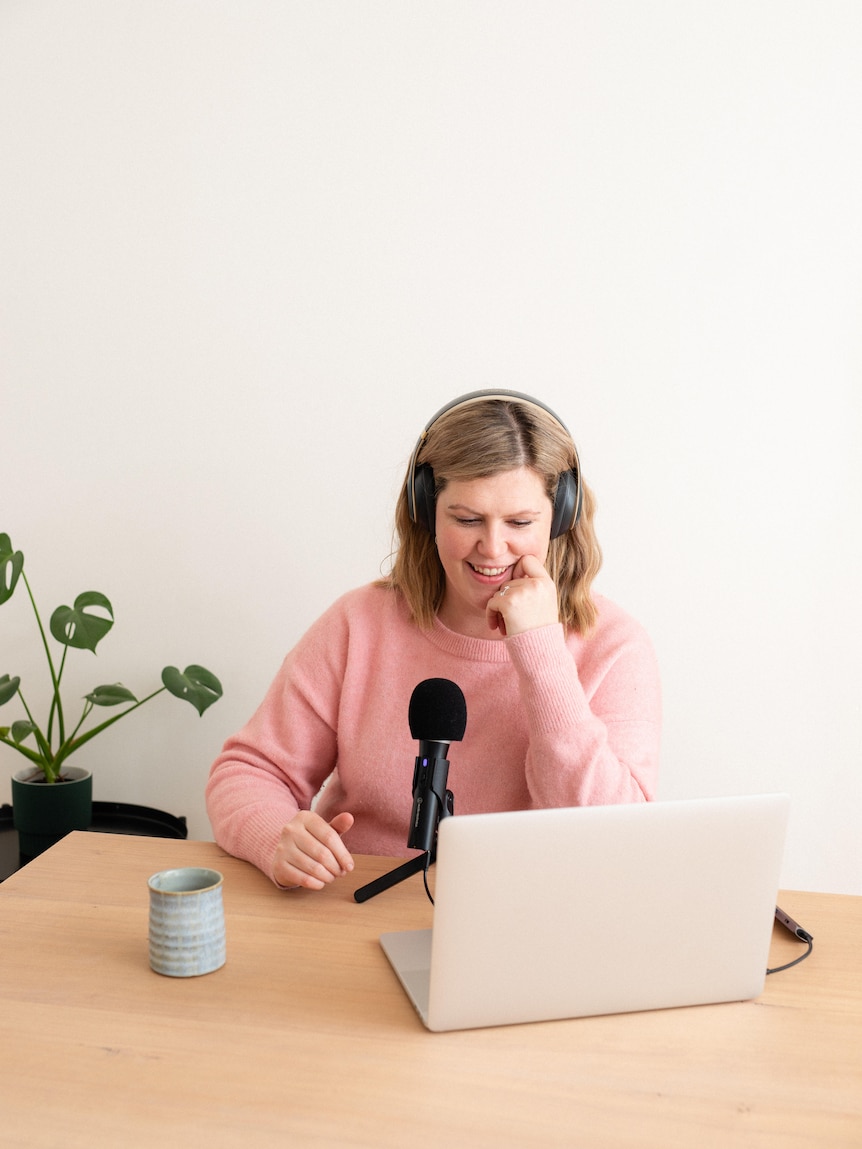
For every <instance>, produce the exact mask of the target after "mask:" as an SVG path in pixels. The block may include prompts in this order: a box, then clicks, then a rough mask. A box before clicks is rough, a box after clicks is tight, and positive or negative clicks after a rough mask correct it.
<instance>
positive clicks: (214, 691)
mask: <svg viewBox="0 0 862 1149" xmlns="http://www.w3.org/2000/svg"><path fill="white" fill-rule="evenodd" d="M162 682H163V683H164V684H165V686H166V687H167V688H168V690H169V691H170V692H171V694H173V695H174V696H175V697H176V698H184V699H185V700H186V702H190V703H191V704H192V706H193V707H194V708H195V710H197V712H198V714H203V712H204V711H205V710H206V709H207V707H208V706H212V704H213V703H214V702H218V700H219V699H220V698H221V696H222V688H221V683H220V682H219V680H218V679H217V678H216V676H215V675H214V674H212V673H211V672H210V671H209V670H207V669H206V668H205V667H203V666H187V667H186V668H185V670H184V671H183V673H182V674H180V672H179V671H178V670H177V668H176V667H175V666H166V667H165V669H164V670H163V671H162Z"/></svg>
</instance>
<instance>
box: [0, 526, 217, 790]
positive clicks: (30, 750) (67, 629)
mask: <svg viewBox="0 0 862 1149" xmlns="http://www.w3.org/2000/svg"><path fill="white" fill-rule="evenodd" d="M19 583H21V584H23V586H24V588H25V590H26V592H27V595H28V596H29V599H30V603H31V605H32V607H33V613H34V614H35V616H36V625H37V627H38V631H39V638H40V640H41V644H42V646H43V648H44V651H45V657H46V659H47V662H48V670H49V673H50V675H51V701H50V705H49V708H48V718H47V721H46V722H44V723H43V724H42V725H40V724H39V723H38V722H37V721H36V719H35V718H34V716H33V712H32V710H31V709H30V707H29V705H28V704H27V701H26V699H25V697H24V693H23V691H22V689H21V680H20V678H19V677H17V676H14V675H11V674H2V675H0V706H3V705H4V704H6V703H8V702H11V701H12V700H13V699H16V698H17V700H18V702H19V703H20V705H21V707H22V708H23V711H24V714H25V715H26V717H23V718H20V719H19V720H18V721H16V722H13V723H12V725H11V726H0V745H5V746H8V747H9V748H10V749H11V750H14V751H16V752H17V753H18V754H20V755H22V756H23V757H24V758H26V759H28V761H29V762H30V763H31V764H32V766H33V767H35V768H36V771H35V776H36V778H39V775H38V771H41V773H42V775H43V777H42V778H39V780H40V781H44V782H46V783H52V784H53V783H56V782H57V781H58V780H62V778H63V766H64V764H65V762H66V761H67V759H68V758H69V757H70V756H71V755H72V754H74V753H75V751H76V750H80V748H81V747H82V746H85V745H86V744H87V743H88V742H89V741H90V740H91V739H93V738H95V737H96V735H97V734H101V732H102V731H103V730H107V728H108V727H109V726H113V725H114V723H115V722H119V721H120V719H121V718H126V717H127V716H128V715H129V714H131V713H132V711H133V710H137V709H138V708H139V707H141V706H143V705H144V704H145V703H147V702H150V701H151V700H152V699H153V698H155V697H156V695H157V694H161V693H162V692H163V691H168V692H169V693H170V694H173V695H174V696H175V697H177V698H182V699H184V700H185V701H186V702H190V703H191V704H192V706H194V708H195V710H197V712H198V714H203V712H204V711H205V710H206V709H207V707H209V706H211V705H212V704H213V703H214V702H217V701H218V699H219V698H221V695H222V688H221V683H220V682H219V680H218V679H217V678H216V676H215V675H214V674H211V673H210V671H208V670H206V669H205V668H204V667H202V666H187V667H186V668H185V670H184V671H182V672H181V671H179V670H178V669H177V668H176V667H174V666H166V667H165V668H164V670H163V671H162V685H161V686H160V687H159V688H158V689H157V690H153V691H152V692H151V693H150V694H147V695H146V697H144V698H140V699H139V698H136V697H135V695H134V694H133V693H132V692H131V690H128V689H127V688H126V687H125V686H123V685H121V684H120V683H114V684H112V685H107V686H97V687H96V688H95V689H94V690H92V691H91V692H90V693H89V694H87V695H85V697H84V698H83V700H82V702H83V706H82V711H81V714H80V716H79V717H77V716H76V717H75V718H73V719H71V720H70V718H69V714H68V710H67V708H66V707H65V706H64V705H63V699H62V696H61V693H60V687H61V685H62V681H63V671H64V670H65V667H66V656H67V655H68V653H69V651H70V650H91V651H93V653H95V651H96V646H97V645H98V643H99V642H100V641H101V640H102V639H103V638H104V637H105V635H106V634H107V633H108V631H109V630H110V629H111V628H112V627H113V625H114V610H113V607H112V606H111V603H110V602H109V601H108V599H107V598H106V597H105V596H104V595H103V594H100V593H99V592H98V591H85V592H84V593H83V594H79V595H78V597H77V598H76V599H75V602H74V604H73V605H72V606H58V607H57V609H56V610H55V611H54V613H53V614H52V615H51V619H50V622H49V631H50V634H51V637H52V638H54V639H55V640H56V642H57V643H58V644H59V647H60V649H61V650H62V654H61V655H60V657H59V661H58V659H57V653H59V652H55V653H54V654H52V653H51V645H50V643H49V641H48V635H47V634H46V633H45V628H44V626H43V625H42V619H41V616H40V614H39V610H38V608H37V606H36V600H35V598H34V597H33V591H32V589H31V587H30V583H29V582H28V580H27V575H26V574H25V572H24V555H23V554H22V553H21V551H16V550H13V548H12V543H11V541H10V539H9V536H8V535H5V534H0V605H2V604H3V603H5V602H7V601H8V600H9V599H10V598H11V597H12V595H13V594H14V593H15V589H16V587H17V586H18V584H19ZM0 669H2V668H0ZM114 706H122V707H123V709H122V710H121V711H120V713H119V714H114V715H112V716H111V717H110V718H106V719H105V720H104V721H103V722H99V723H98V725H96V726H90V727H89V728H88V729H85V726H86V725H87V720H88V719H89V718H90V716H91V714H92V713H93V711H94V710H95V709H96V707H99V708H104V707H109V708H110V707H114Z"/></svg>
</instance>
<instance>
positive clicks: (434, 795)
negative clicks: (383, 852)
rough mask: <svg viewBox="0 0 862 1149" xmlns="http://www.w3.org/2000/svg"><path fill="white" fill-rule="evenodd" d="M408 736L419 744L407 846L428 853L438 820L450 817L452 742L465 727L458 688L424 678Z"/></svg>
mask: <svg viewBox="0 0 862 1149" xmlns="http://www.w3.org/2000/svg"><path fill="white" fill-rule="evenodd" d="M408 719H409V722H410V733H411V734H412V735H413V737H414V738H416V739H418V741H419V755H418V757H417V759H416V764H415V766H414V768H413V812H412V814H411V816H410V833H409V836H408V838H407V845H408V847H409V848H410V849H412V850H424V851H425V853H427V854H429V855H430V853H431V850H432V847H433V845H434V837H435V835H436V833H437V826H438V824H439V822H440V819H441V818H445V817H446V815H447V814H450V813H451V812H452V811H451V808H450V807H449V803H450V802H451V794H450V793H449V791H448V790H447V789H446V782H447V779H448V776H449V762H448V761H447V758H446V755H447V754H448V753H449V744H450V743H451V742H460V741H461V739H462V738H463V737H464V731H465V730H466V728H467V703H466V702H465V701H464V695H463V693H462V692H461V688H460V686H457V685H456V684H455V683H454V682H450V681H449V679H448V678H426V679H425V681H424V682H420V683H419V685H418V686H417V687H416V689H415V690H414V691H413V694H412V695H411V697H410V708H409V711H408Z"/></svg>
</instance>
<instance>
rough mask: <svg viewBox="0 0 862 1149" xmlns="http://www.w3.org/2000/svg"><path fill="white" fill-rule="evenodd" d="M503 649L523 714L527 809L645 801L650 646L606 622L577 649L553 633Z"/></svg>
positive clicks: (623, 624) (654, 703) (654, 690)
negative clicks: (526, 744) (526, 735)
mask: <svg viewBox="0 0 862 1149" xmlns="http://www.w3.org/2000/svg"><path fill="white" fill-rule="evenodd" d="M507 642H508V646H509V654H510V657H511V659H512V663H513V665H514V667H515V669H516V672H517V674H518V678H519V682H520V686H521V696H522V699H523V701H524V706H525V709H526V713H527V721H528V727H529V749H528V752H527V761H526V778H527V786H528V788H529V791H530V796H531V801H532V803H533V805H534V806H536V807H550V806H574V805H579V806H586V805H610V804H614V803H622V802H644V801H650V800H652V799H653V798H654V797H655V795H656V787H657V781H658V766H659V743H660V730H661V692H660V685H659V676H658V667H657V663H656V658H655V654H654V651H653V648H652V644H651V643H650V641H649V638H648V637H647V635H646V633H645V632H644V631H643V630H641V628H640V627H639V626H638V624H636V623H635V622H634V620H631V619H628V618H627V617H622V618H619V619H614V620H612V623H611V625H610V626H609V627H605V628H604V629H603V630H602V632H601V633H600V634H599V635H598V636H597V637H596V638H595V639H593V638H592V637H591V638H588V639H587V641H585V642H581V641H580V640H578V639H577V638H576V637H575V638H574V639H573V640H571V642H567V640H566V637H565V634H564V631H563V627H562V626H561V625H554V626H548V627H542V628H540V629H538V630H534V631H528V632H526V633H524V634H520V635H516V636H513V637H512V638H511V639H508V640H507ZM573 645H574V647H575V649H573V648H572V647H573Z"/></svg>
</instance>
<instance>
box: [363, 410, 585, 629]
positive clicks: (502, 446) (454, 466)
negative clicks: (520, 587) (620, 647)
mask: <svg viewBox="0 0 862 1149" xmlns="http://www.w3.org/2000/svg"><path fill="white" fill-rule="evenodd" d="M423 464H425V465H427V466H429V467H431V469H432V471H433V474H434V488H435V493H436V494H437V495H439V493H440V492H441V491H442V490H444V489H445V488H446V486H447V484H448V483H450V482H453V481H469V480H472V479H483V478H488V477H490V476H492V475H497V474H500V473H501V472H502V471H511V470H514V469H515V468H516V467H529V468H531V469H532V470H533V471H535V472H536V474H538V475H539V477H540V478H541V479H542V481H543V483H544V486H545V490H546V492H547V494H548V498H549V499H550V500H551V502H553V500H554V495H555V494H556V490H557V484H558V481H559V477H560V475H561V474H562V473H563V472H564V471H567V470H571V469H574V468H577V467H578V465H579V464H578V456H577V451H576V449H575V445H574V443H573V442H572V438H571V436H570V435H569V433H568V431H567V430H566V429H565V427H564V426H563V425H562V424H561V423H559V422H558V421H557V419H555V418H554V416H553V415H552V414H551V413H550V412H548V411H546V410H544V409H543V408H542V407H541V406H535V405H533V404H532V403H530V402H529V401H528V400H526V397H525V401H521V400H519V399H516V398H511V399H510V398H505V399H498V398H494V399H488V400H480V401H472V402H470V403H467V404H465V405H463V406H459V405H457V404H456V405H454V406H453V407H452V408H451V409H449V410H444V413H443V414H442V415H440V416H438V418H437V419H436V420H435V421H434V422H433V423H432V424H431V425H430V426H429V427H428V428H427V429H426V432H425V434H424V438H423V441H420V445H419V447H418V449H417V451H416V452H414V458H412V459H411V466H410V468H408V473H407V476H406V477H405V482H404V485H403V487H402V489H401V494H400V496H399V498H398V502H397V504H396V508H395V534H396V543H395V548H394V552H393V561H392V568H391V570H390V572H389V574H388V575H387V576H386V577H385V578H383V579H381V580H380V582H379V585H382V586H385V587H389V588H392V589H394V590H396V591H398V592H400V593H401V594H403V596H404V598H405V600H406V602H407V605H408V608H409V610H410V613H411V615H412V617H413V619H414V621H415V622H416V624H417V625H418V626H419V627H421V628H422V629H424V630H427V629H430V628H431V626H432V625H433V622H434V618H435V616H436V615H437V612H438V611H439V610H440V607H441V605H442V603H443V596H444V593H445V590H446V577H445V573H444V571H443V565H442V563H441V562H440V558H439V556H438V554H437V546H436V543H435V540H434V536H433V534H431V533H430V532H429V531H428V530H427V529H426V528H425V527H424V526H422V525H421V524H419V523H417V522H414V521H413V519H412V518H411V515H410V510H409V504H408V498H407V484H408V483H409V482H410V481H411V478H412V472H413V467H414V466H417V467H418V466H421V465H423ZM580 484H581V492H582V500H583V503H582V507H581V514H580V517H579V519H578V522H577V523H576V524H575V526H574V527H573V528H572V529H571V530H568V531H565V532H564V533H563V534H562V535H560V536H559V537H558V538H556V539H552V540H551V543H550V547H549V550H548V556H547V558H546V560H545V567H546V569H547V571H548V573H549V574H550V576H551V578H552V579H553V580H554V582H555V583H556V586H557V598H558V600H559V607H560V620H561V621H562V622H563V624H564V625H565V626H566V627H567V628H568V629H570V630H573V631H575V632H577V633H579V634H585V633H586V632H587V631H588V630H589V629H590V628H591V627H592V626H593V625H594V623H595V621H596V613H597V612H596V607H595V603H594V602H593V598H592V595H591V592H590V588H591V586H592V583H593V580H594V579H595V577H596V575H597V574H598V572H599V569H600V567H601V564H602V552H601V548H600V547H599V543H598V540H597V538H596V534H595V530H594V526H593V520H594V517H595V509H596V501H595V498H594V496H593V493H592V491H591V490H590V489H589V487H588V486H587V485H586V483H584V481H583V477H582V476H581V479H580Z"/></svg>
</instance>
